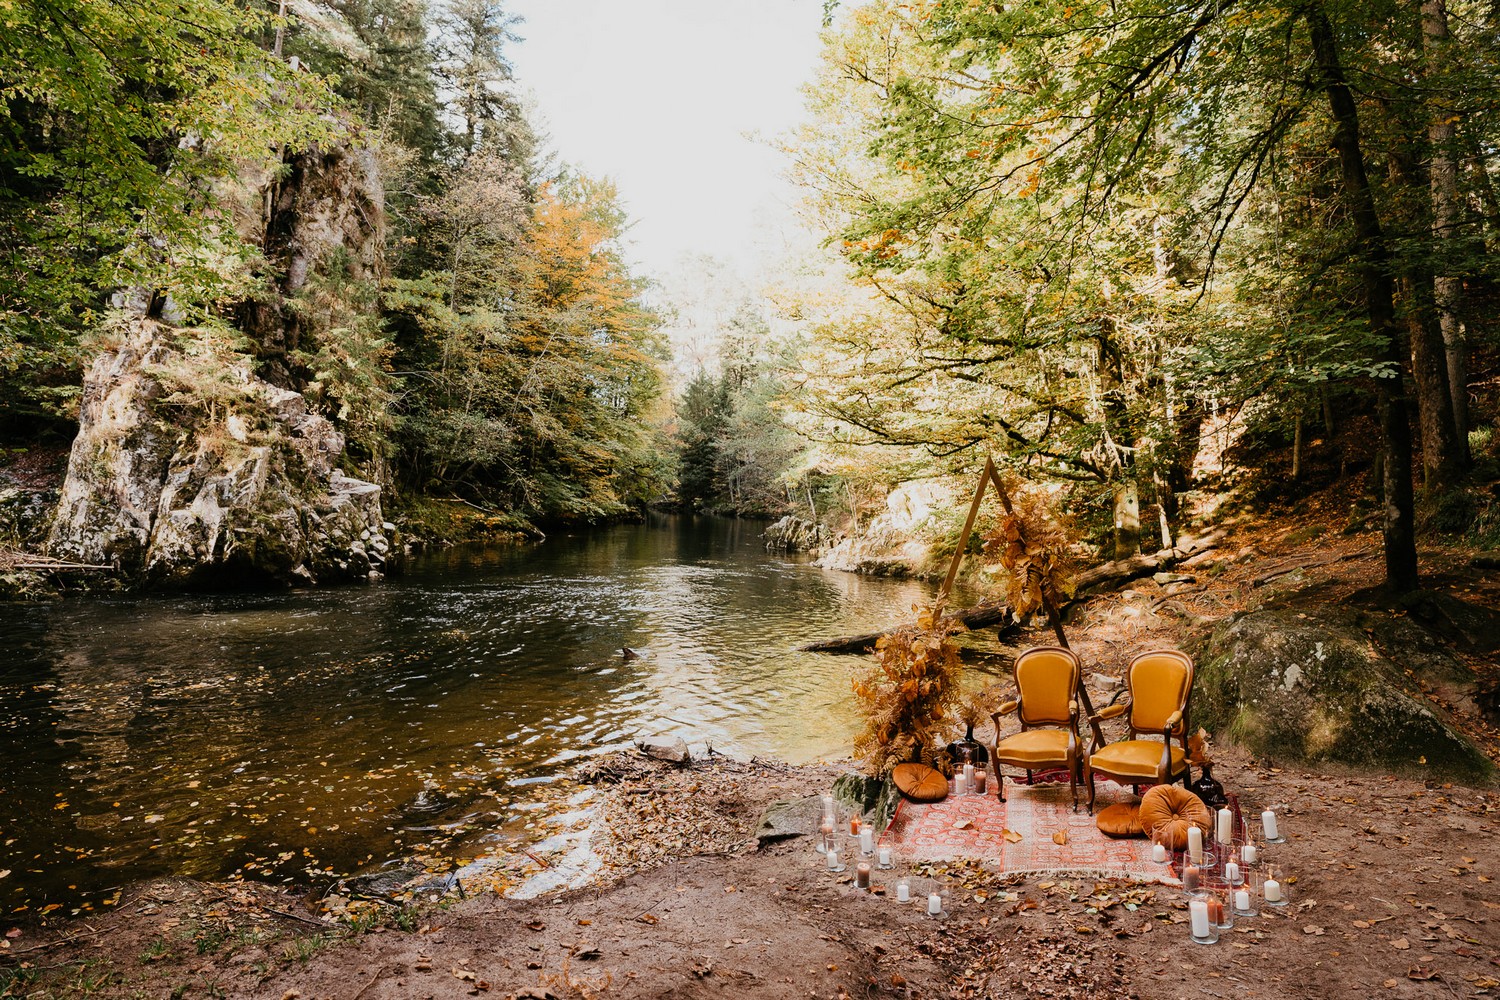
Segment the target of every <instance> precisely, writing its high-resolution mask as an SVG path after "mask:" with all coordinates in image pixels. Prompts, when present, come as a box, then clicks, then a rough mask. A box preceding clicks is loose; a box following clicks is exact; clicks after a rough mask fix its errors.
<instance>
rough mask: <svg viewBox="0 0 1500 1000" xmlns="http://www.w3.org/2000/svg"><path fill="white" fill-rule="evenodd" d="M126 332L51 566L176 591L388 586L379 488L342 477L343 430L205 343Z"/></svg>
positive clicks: (105, 381)
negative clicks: (72, 563)
mask: <svg viewBox="0 0 1500 1000" xmlns="http://www.w3.org/2000/svg"><path fill="white" fill-rule="evenodd" d="M117 333H118V336H117V340H116V343H115V344H114V345H113V349H111V350H107V351H105V352H103V353H101V354H100V355H99V357H98V358H96V359H95V361H94V364H93V366H92V367H91V368H90V370H89V372H88V375H87V377H86V378H85V380H84V387H83V397H82V402H81V405H80V409H79V418H78V436H77V438H75V439H74V441H73V449H72V453H71V455H70V457H69V461H68V473H67V478H66V480H65V481H64V483H63V487H62V492H61V497H60V499H59V502H58V508H57V514H56V516H55V518H54V520H53V524H52V530H51V534H50V535H49V537H48V542H47V549H48V551H49V552H50V553H51V554H52V555H55V556H59V557H61V558H65V559H73V560H78V561H80V562H87V563H107V564H112V565H115V566H117V567H118V568H119V569H120V570H121V571H123V572H124V573H126V574H128V575H131V576H134V577H137V578H139V579H142V580H143V581H144V582H147V583H154V584H158V585H166V586H188V585H192V586H200V585H214V586H218V585H230V586H235V585H254V584H264V583H268V582H279V583H288V584H291V583H320V582H329V581H337V580H365V579H378V578H379V577H380V576H381V573H382V569H383V566H384V563H385V557H386V553H387V552H388V551H389V548H390V539H389V537H388V536H387V534H386V532H387V530H388V529H387V528H386V525H385V519H384V517H383V516H382V513H381V506H380V488H379V487H378V486H376V485H375V484H373V483H368V482H364V481H362V480H358V479H352V478H349V477H347V476H345V475H343V474H342V473H341V472H339V471H338V470H337V469H336V468H335V463H336V462H337V461H338V460H339V459H340V458H341V457H342V455H343V451H344V438H343V435H341V434H340V433H339V431H338V430H337V428H335V427H334V426H333V424H332V423H330V422H329V421H328V420H327V419H326V418H324V417H322V416H320V415H318V414H316V413H313V412H311V411H310V410H309V409H308V406H307V401H306V400H305V399H304V398H303V397H302V396H301V395H300V394H298V393H295V392H292V391H290V390H287V389H281V388H277V387H276V386H273V385H271V384H270V383H268V382H266V381H264V380H263V379H261V378H260V377H258V376H257V375H256V374H254V373H253V372H252V371H251V368H250V365H251V361H250V359H249V358H247V357H244V356H243V355H238V354H234V353H232V352H229V353H224V354H220V355H209V356H205V355H203V354H202V353H201V351H200V350H199V349H200V348H201V338H198V337H197V336H196V331H183V330H179V329H177V328H174V327H170V326H166V325H164V324H161V323H157V322H155V321H153V320H149V319H144V318H136V319H134V320H131V321H128V322H126V323H123V324H121V326H120V329H119V330H118V332H117ZM197 383H202V384H197Z"/></svg>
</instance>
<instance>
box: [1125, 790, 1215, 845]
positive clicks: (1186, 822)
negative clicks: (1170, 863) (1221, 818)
mask: <svg viewBox="0 0 1500 1000" xmlns="http://www.w3.org/2000/svg"><path fill="white" fill-rule="evenodd" d="M1140 817H1141V829H1142V830H1143V831H1145V834H1146V836H1148V837H1150V836H1152V834H1153V832H1155V833H1159V834H1160V838H1159V839H1160V840H1161V842H1162V843H1163V844H1165V845H1167V847H1168V848H1169V849H1170V850H1174V851H1181V850H1184V849H1186V847H1187V841H1188V827H1190V826H1196V827H1197V828H1198V829H1200V830H1202V831H1203V832H1204V833H1207V832H1208V829H1209V826H1210V824H1212V822H1213V817H1212V816H1211V815H1210V814H1209V811H1208V806H1206V805H1204V804H1203V801H1202V800H1201V799H1199V798H1198V796H1196V795H1194V794H1193V793H1192V792H1190V791H1188V790H1187V789H1186V788H1179V787H1178V786H1176V785H1157V786H1155V787H1154V788H1151V789H1149V790H1148V791H1147V792H1146V794H1145V795H1143V796H1141V806H1140ZM1158 827H1160V828H1161V829H1159V830H1158Z"/></svg>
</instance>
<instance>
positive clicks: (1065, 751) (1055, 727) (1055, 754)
mask: <svg viewBox="0 0 1500 1000" xmlns="http://www.w3.org/2000/svg"><path fill="white" fill-rule="evenodd" d="M1081 670H1082V668H1081V667H1080V665H1079V663H1078V657H1077V656H1075V655H1074V654H1073V652H1072V651H1071V650H1067V649H1063V648H1062V647H1061V646H1036V647H1033V648H1032V649H1028V650H1026V651H1025V652H1024V653H1022V654H1021V655H1020V656H1018V657H1016V667H1015V671H1016V691H1017V693H1018V694H1017V697H1016V700H1015V701H1008V702H1006V703H1005V704H1003V705H1001V706H1000V709H999V711H997V712H994V713H993V714H992V715H991V718H992V719H994V721H995V748H994V754H993V757H994V768H995V787H996V788H997V789H998V790H999V792H1000V801H1001V802H1004V801H1005V776H1004V774H1003V773H1002V772H1001V770H1000V765H1002V764H1007V765H1009V766H1011V767H1017V768H1022V769H1024V770H1025V771H1026V779H1027V780H1028V781H1030V780H1031V776H1032V772H1033V771H1036V770H1039V769H1041V768H1050V767H1066V768H1067V769H1068V788H1069V790H1070V791H1072V793H1073V808H1074V809H1077V808H1078V758H1079V750H1080V742H1079V739H1078V684H1079V680H1080V674H1081ZM1012 712H1014V713H1015V714H1016V718H1017V719H1018V720H1019V721H1020V723H1021V731H1020V732H1019V733H1015V734H1013V735H1011V736H1006V737H1004V738H1003V739H1002V738H1001V735H1000V717H1001V716H1003V715H1009V714H1011V713H1012Z"/></svg>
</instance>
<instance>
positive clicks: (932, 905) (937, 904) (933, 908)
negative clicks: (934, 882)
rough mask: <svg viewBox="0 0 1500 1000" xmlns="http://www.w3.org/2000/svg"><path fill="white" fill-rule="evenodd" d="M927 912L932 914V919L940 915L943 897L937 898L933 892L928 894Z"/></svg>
mask: <svg viewBox="0 0 1500 1000" xmlns="http://www.w3.org/2000/svg"><path fill="white" fill-rule="evenodd" d="M927 912H928V913H930V914H932V915H933V916H934V917H936V916H938V915H940V914H941V913H942V912H943V897H942V896H939V895H938V894H937V893H935V892H933V893H928V895H927Z"/></svg>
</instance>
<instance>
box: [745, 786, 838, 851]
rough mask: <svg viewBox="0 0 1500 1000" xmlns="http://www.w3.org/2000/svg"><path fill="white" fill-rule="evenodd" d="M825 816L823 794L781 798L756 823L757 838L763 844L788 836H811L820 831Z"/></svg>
mask: <svg viewBox="0 0 1500 1000" xmlns="http://www.w3.org/2000/svg"><path fill="white" fill-rule="evenodd" d="M822 817H823V799H822V796H818V795H814V796H812V797H810V798H805V799H779V800H777V801H775V802H772V803H771V804H770V805H769V806H767V807H766V811H765V812H763V813H761V817H760V822H759V823H757V824H756V825H755V839H756V840H758V841H760V843H761V846H764V845H766V844H768V843H770V842H771V841H773V840H785V839H786V838H788V837H810V836H812V835H813V834H815V833H817V832H818V823H819V821H820V820H821V819H822Z"/></svg>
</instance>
